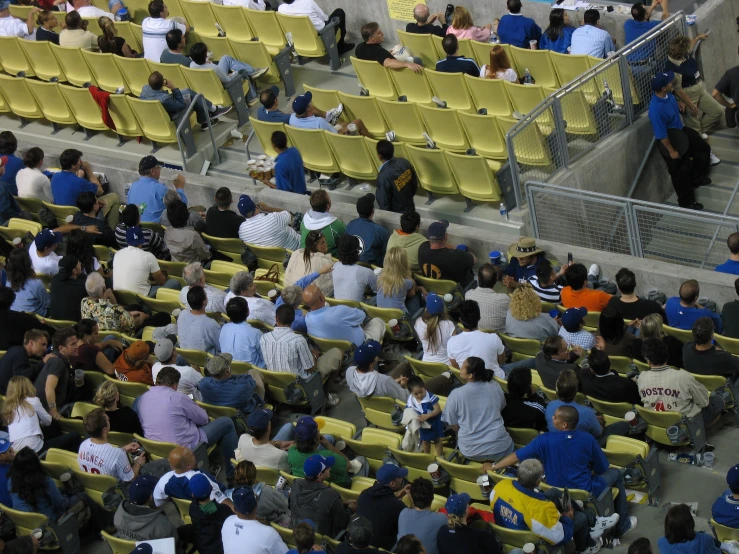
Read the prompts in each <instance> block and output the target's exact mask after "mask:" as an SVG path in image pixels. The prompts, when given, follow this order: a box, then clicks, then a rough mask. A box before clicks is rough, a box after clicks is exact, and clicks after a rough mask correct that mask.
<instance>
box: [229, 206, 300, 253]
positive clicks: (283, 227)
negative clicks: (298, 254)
mask: <svg viewBox="0 0 739 554" xmlns="http://www.w3.org/2000/svg"><path fill="white" fill-rule="evenodd" d="M291 217H292V216H291V215H290V212H272V213H258V214H257V215H255V216H254V217H250V218H248V219H247V220H246V221H244V223H242V224H241V225H240V226H239V238H240V239H241V241H242V242H248V243H250V244H256V245H257V246H281V247H282V248H287V249H289V250H297V249H298V248H299V247H300V235H299V234H298V233H296V232H295V229H293V228H292V227H290V219H291Z"/></svg>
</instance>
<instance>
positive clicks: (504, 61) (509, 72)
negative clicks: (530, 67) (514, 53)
mask: <svg viewBox="0 0 739 554" xmlns="http://www.w3.org/2000/svg"><path fill="white" fill-rule="evenodd" d="M480 77H482V78H483V79H502V80H504V81H510V82H511V83H518V75H516V70H515V69H513V68H512V67H511V61H510V60H509V59H508V54H506V53H505V50H503V47H502V46H500V45H499V44H496V45H495V46H493V48H492V50H490V63H489V64H488V65H483V66H482V68H481V69H480Z"/></svg>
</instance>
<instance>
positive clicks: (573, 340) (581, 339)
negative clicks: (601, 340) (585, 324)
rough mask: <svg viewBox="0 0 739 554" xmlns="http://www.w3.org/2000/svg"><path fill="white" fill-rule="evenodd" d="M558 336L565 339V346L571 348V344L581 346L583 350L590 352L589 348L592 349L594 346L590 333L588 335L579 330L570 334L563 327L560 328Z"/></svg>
mask: <svg viewBox="0 0 739 554" xmlns="http://www.w3.org/2000/svg"><path fill="white" fill-rule="evenodd" d="M559 336H560V337H562V338H563V339H565V342H566V343H567V346H572V345H573V344H576V345H578V346H581V347H582V349H583V350H590V349H591V348H593V346H595V337H594V336H593V334H592V333H588V332H587V331H582V330H581V331H578V332H576V333H570V332H569V331H568V330H567V329H565V328H564V327H560V328H559Z"/></svg>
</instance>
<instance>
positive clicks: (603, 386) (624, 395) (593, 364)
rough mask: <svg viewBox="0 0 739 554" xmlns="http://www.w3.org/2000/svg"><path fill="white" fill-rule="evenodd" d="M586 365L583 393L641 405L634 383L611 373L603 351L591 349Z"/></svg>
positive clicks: (602, 398) (613, 372)
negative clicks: (588, 367)
mask: <svg viewBox="0 0 739 554" xmlns="http://www.w3.org/2000/svg"><path fill="white" fill-rule="evenodd" d="M737 362H738V363H739V360H737ZM588 364H589V366H590V371H588V370H584V371H583V372H582V373H581V374H580V382H581V383H582V392H583V393H585V394H586V395H588V396H592V397H593V398H597V399H598V400H605V401H606V402H625V403H628V404H637V405H641V396H640V395H639V387H638V385H637V384H636V382H635V381H634V380H633V379H628V378H627V377H622V376H621V375H619V374H618V373H616V372H615V371H612V370H611V360H610V359H609V358H608V354H606V353H605V352H603V350H600V349H598V348H593V349H592V350H591V351H590V354H589V355H588Z"/></svg>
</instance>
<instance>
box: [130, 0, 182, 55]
mask: <svg viewBox="0 0 739 554" xmlns="http://www.w3.org/2000/svg"><path fill="white" fill-rule="evenodd" d="M148 11H149V17H147V18H145V19H144V21H142V22H141V30H142V31H143V32H144V33H146V34H145V36H144V39H143V43H142V46H143V47H144V57H145V58H146V59H147V60H151V61H152V62H160V61H161V59H162V52H164V51H165V50H166V49H167V39H166V37H167V33H168V32H169V31H172V30H174V29H178V30H179V31H180V32H182V33H183V34H184V36H185V39H187V35H188V34H189V32H190V29H189V27H188V25H186V23H187V22H186V21H184V20H182V18H177V19H178V20H179V21H175V20H174V19H168V18H169V10H168V9H167V6H166V4H165V3H164V0H152V1H151V2H149V6H148Z"/></svg>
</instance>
